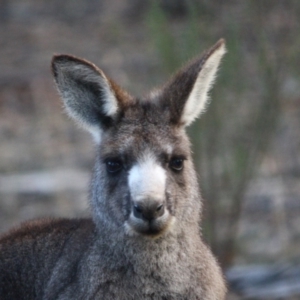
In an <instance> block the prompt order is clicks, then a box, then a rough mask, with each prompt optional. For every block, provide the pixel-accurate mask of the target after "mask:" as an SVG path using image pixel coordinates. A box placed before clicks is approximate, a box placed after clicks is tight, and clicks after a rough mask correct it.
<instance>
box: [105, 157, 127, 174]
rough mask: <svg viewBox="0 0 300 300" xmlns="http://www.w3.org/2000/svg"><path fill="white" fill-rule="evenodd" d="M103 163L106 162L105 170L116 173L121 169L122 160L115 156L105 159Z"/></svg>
mask: <svg viewBox="0 0 300 300" xmlns="http://www.w3.org/2000/svg"><path fill="white" fill-rule="evenodd" d="M105 164H106V170H107V171H108V172H109V173H117V172H119V171H121V170H122V168H123V164H122V162H121V161H120V160H119V159H115V158H114V159H107V160H106V161H105Z"/></svg>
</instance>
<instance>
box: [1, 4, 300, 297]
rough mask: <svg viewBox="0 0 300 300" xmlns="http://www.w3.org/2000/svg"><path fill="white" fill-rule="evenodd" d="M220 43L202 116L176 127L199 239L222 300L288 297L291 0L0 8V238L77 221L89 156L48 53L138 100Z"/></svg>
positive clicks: (297, 222) (298, 178) (294, 42)
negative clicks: (219, 278) (198, 193)
mask: <svg viewBox="0 0 300 300" xmlns="http://www.w3.org/2000/svg"><path fill="white" fill-rule="evenodd" d="M221 37H223V38H225V39H226V43H227V49H228V53H227V54H226V57H225V59H224V61H223V63H222V66H221V69H220V72H219V76H218V80H217V82H216V85H215V87H214V89H213V91H212V93H211V96H212V101H211V103H210V105H209V107H208V109H207V111H206V113H205V114H204V115H203V116H202V117H201V119H200V120H198V121H197V122H196V123H195V124H194V125H193V126H192V127H191V128H190V130H189V134H190V136H191V139H192V143H193V152H194V158H195V163H196V166H197V170H198V172H199V178H200V185H201V189H202V195H203V198H204V202H205V208H204V213H203V235H204V237H205V239H206V241H207V243H208V244H210V246H211V247H212V249H213V251H214V253H215V255H216V256H217V257H218V259H219V261H220V263H221V265H222V267H223V268H224V271H225V272H226V277H227V279H228V282H229V287H230V290H231V293H230V295H229V296H228V299H300V55H299V52H300V51H299V49H300V2H299V1H296V0H294V1H293V0H288V1H286V0H278V1H272V0H262V1H255V0H248V1H239V0H228V1H221V0H215V1H209V0H157V1H155V0H143V1H139V0H98V1H97V0H85V1H83V0H77V1H72V0H64V1H60V0H52V1H38V0H1V1H0V232H3V231H5V230H7V229H9V228H11V227H12V226H15V225H17V224H19V223H20V222H21V221H24V220H28V219H32V218H37V217H43V216H65V217H80V216H86V215H88V214H89V209H88V200H87V195H88V181H89V177H90V170H91V168H92V166H93V156H94V149H93V143H92V139H91V138H90V136H89V134H88V133H85V132H83V131H82V130H80V129H78V128H76V126H74V124H73V122H72V121H70V120H69V119H68V118H67V117H66V115H65V113H63V110H62V106H61V102H60V100H59V98H58V95H57V93H56V90H55V88H54V85H53V81H52V77H51V72H50V61H51V57H52V55H53V54H55V53H70V54H74V55H76V56H79V57H83V58H86V59H88V60H90V61H92V62H94V63H95V64H97V65H98V66H100V68H102V69H103V70H104V71H105V72H106V73H107V74H108V75H109V76H110V77H112V78H113V79H115V80H116V81H117V82H118V83H119V84H120V85H121V86H123V87H124V88H125V89H127V90H128V91H129V92H131V93H132V94H134V95H136V96H138V95H141V94H142V93H143V92H147V91H149V90H150V89H151V88H153V87H155V86H157V85H161V84H162V83H164V82H165V81H166V80H167V79H168V78H169V76H170V74H172V73H173V72H174V71H175V70H176V69H177V68H179V67H180V66H181V65H183V64H184V62H186V61H188V60H189V59H191V58H192V57H193V56H195V55H199V54H200V53H201V52H203V51H204V50H205V49H207V48H209V47H210V46H212V45H213V44H214V43H215V42H216V41H217V40H218V39H219V38H221Z"/></svg>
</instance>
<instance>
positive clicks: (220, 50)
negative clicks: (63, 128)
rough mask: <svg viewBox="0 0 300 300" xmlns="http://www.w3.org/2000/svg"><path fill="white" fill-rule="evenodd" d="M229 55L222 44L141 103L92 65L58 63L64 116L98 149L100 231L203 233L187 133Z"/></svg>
mask: <svg viewBox="0 0 300 300" xmlns="http://www.w3.org/2000/svg"><path fill="white" fill-rule="evenodd" d="M224 53H225V46H224V41H223V40H220V41H219V42H218V43H217V44H216V45H215V46H213V47H212V48H211V49H210V50H209V51H207V52H206V53H205V54H204V55H203V56H202V57H201V58H197V59H196V60H194V61H192V62H191V63H190V64H188V65H187V66H186V67H185V68H183V69H182V70H180V71H179V72H178V73H177V74H176V75H175V76H174V77H173V78H172V79H171V80H170V81H169V82H168V83H167V84H166V85H165V86H164V87H162V88H161V89H159V90H157V91H155V92H153V93H151V94H149V95H148V96H145V97H144V98H141V99H137V98H134V97H132V96H130V95H129V94H128V93H127V92H125V91H124V90H123V89H121V88H120V87H119V86H118V85H117V84H116V83H115V82H114V81H113V80H111V79H110V78H108V77H107V76H106V75H105V74H104V73H103V71H102V70H100V69H98V68H97V67H96V66H95V65H93V64H91V63H90V62H88V61H85V60H83V59H79V58H75V57H73V56H69V55H57V56H54V58H53V61H52V70H53V74H54V78H55V82H56V85H57V88H58V90H59V93H60V95H61V97H62V99H63V101H64V105H65V108H66V110H67V112H68V113H69V115H70V116H71V117H73V118H74V119H75V120H76V121H77V122H79V123H80V124H81V125H83V126H84V127H85V128H86V129H87V130H89V131H90V132H91V133H92V135H93V137H94V139H95V141H96V146H97V158H96V165H95V169H94V175H93V179H92V190H91V198H92V199H91V202H92V211H93V217H94V220H95V222H96V224H103V223H105V224H106V226H110V227H114V228H117V229H118V230H120V231H122V230H123V231H124V233H125V234H130V235H136V234H137V235H145V236H159V235H161V234H162V233H164V232H172V231H176V230H178V228H180V227H181V226H182V224H184V223H186V222H188V223H194V224H195V226H196V227H197V226H198V222H199V218H200V211H201V199H200V195H199V191H198V187H197V181H196V176H195V171H194V167H193V164H192V159H191V153H190V146H189V141H188V138H187V135H186V133H185V127H186V126H188V125H189V124H191V123H192V122H193V121H194V120H195V118H197V116H198V115H199V114H200V113H201V112H203V110H204V109H205V105H206V103H207V99H208V92H209V90H210V88H211V85H212V83H213V81H214V78H215V75H216V72H217V69H218V66H219V63H220V60H221V58H222V56H223V55H224ZM176 228H177V229H176Z"/></svg>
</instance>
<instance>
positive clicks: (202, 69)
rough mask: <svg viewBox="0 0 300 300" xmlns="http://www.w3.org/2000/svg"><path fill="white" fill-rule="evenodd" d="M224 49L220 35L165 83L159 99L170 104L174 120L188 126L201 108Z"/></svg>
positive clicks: (205, 100)
mask: <svg viewBox="0 0 300 300" xmlns="http://www.w3.org/2000/svg"><path fill="white" fill-rule="evenodd" d="M225 52H226V49H225V42H224V40H223V39H221V40H219V41H218V42H217V43H216V44H215V45H214V46H213V47H212V48H211V49H209V50H208V51H207V52H206V53H205V54H204V55H203V56H202V57H201V58H198V59H196V60H194V61H192V62H191V63H190V64H188V65H187V66H186V67H185V68H183V69H182V70H180V71H179V72H178V73H177V74H176V75H175V76H174V77H173V78H172V79H171V81H170V82H169V83H168V84H167V85H166V86H165V87H164V89H163V91H162V93H161V96H162V101H163V102H164V103H165V104H166V101H167V103H168V104H169V107H170V109H171V121H172V122H173V123H176V124H181V125H184V126H187V125H189V124H191V123H192V122H193V121H194V120H195V119H196V118H197V117H198V116H199V115H200V113H201V112H203V111H204V109H205V105H206V103H207V102H208V101H207V100H208V98H209V97H208V92H209V90H210V88H211V87H212V85H213V83H214V79H215V76H216V73H217V70H218V66H219V64H220V61H221V58H222V56H223V55H224V54H225ZM168 104H167V105H168Z"/></svg>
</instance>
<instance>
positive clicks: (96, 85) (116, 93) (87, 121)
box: [52, 55, 130, 143]
mask: <svg viewBox="0 0 300 300" xmlns="http://www.w3.org/2000/svg"><path fill="white" fill-rule="evenodd" d="M52 72H53V76H54V79H55V83H56V86H57V88H58V91H59V93H60V95H61V97H62V99H63V102H64V105H65V108H66V110H67V112H68V114H69V115H70V116H71V117H72V118H74V119H75V120H76V121H78V122H79V123H80V124H81V125H83V126H84V127H85V128H86V129H87V130H89V131H90V132H91V133H92V135H93V136H94V138H95V140H96V142H98V143H99V142H100V139H101V130H102V129H103V128H104V127H105V126H108V125H109V124H110V123H111V122H112V121H113V119H115V118H116V116H117V114H118V112H119V111H120V108H121V106H122V104H124V102H126V101H128V99H130V96H129V95H128V94H127V93H126V92H124V91H123V90H122V89H121V88H120V87H118V86H117V85H116V84H115V83H114V82H113V81H112V80H111V79H109V78H108V77H106V76H105V74H104V73H103V72H102V70H100V69H98V68H97V67H96V66H95V65H93V64H92V63H90V62H88V61H86V60H83V59H79V58H76V57H73V56H70V55H55V56H54V57H53V59H52ZM126 99H127V100H126Z"/></svg>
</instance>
